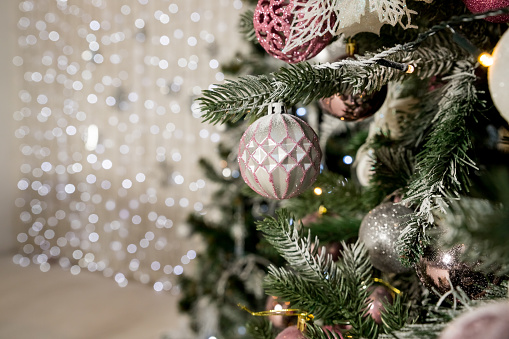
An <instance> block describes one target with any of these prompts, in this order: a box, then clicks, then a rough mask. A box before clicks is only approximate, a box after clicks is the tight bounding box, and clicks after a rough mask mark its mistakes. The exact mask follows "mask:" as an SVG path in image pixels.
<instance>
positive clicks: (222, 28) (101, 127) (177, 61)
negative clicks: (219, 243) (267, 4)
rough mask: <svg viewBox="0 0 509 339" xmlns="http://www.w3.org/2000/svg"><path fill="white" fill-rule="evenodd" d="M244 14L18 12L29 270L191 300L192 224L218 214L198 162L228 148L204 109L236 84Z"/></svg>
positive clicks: (71, 8) (97, 8)
mask: <svg viewBox="0 0 509 339" xmlns="http://www.w3.org/2000/svg"><path fill="white" fill-rule="evenodd" d="M241 11H242V2H241V1H240V0H214V1H210V0H209V1H205V0H173V1H165V0H158V1H154V0H150V1H149V0H137V1H116V0H84V1H70V0H69V1H61V0H59V1H55V0H37V1H35V0H32V1H21V2H20V3H19V20H18V23H17V27H18V30H17V32H16V34H17V35H18V39H17V42H18V51H17V53H16V56H15V57H14V58H13V60H12V62H13V63H14V65H15V66H16V70H17V75H18V79H19V82H18V83H17V84H15V85H16V86H17V87H19V88H18V89H19V91H18V92H17V93H18V97H19V100H18V105H17V111H16V112H14V120H15V121H16V124H17V126H16V131H15V137H16V140H17V141H18V143H17V146H18V147H19V152H21V154H22V162H21V163H20V164H19V171H20V172H19V181H18V182H17V187H18V189H19V191H18V194H17V198H16V201H15V204H16V208H17V215H19V220H20V224H19V225H18V226H17V228H16V234H17V241H18V244H19V253H18V254H17V255H15V257H14V261H15V262H16V263H17V264H19V265H21V266H27V265H31V264H32V265H39V267H40V269H41V270H42V271H48V270H50V269H51V268H52V267H55V266H61V267H63V268H65V269H69V270H70V273H72V274H79V273H80V272H81V271H83V270H89V271H97V272H101V273H102V274H103V275H105V276H107V277H111V278H112V279H114V280H115V281H116V282H117V283H118V284H119V285H120V286H126V285H127V284H128V282H129V281H130V280H132V279H134V280H137V281H140V282H142V283H145V284H150V285H151V286H152V287H153V288H154V289H155V290H156V291H169V292H170V293H173V294H178V293H179V289H178V286H177V284H176V279H175V276H176V275H180V274H182V273H183V271H184V270H186V269H187V268H188V267H189V264H190V263H192V260H193V259H194V258H195V256H196V248H195V247H196V243H193V242H190V241H188V240H187V236H188V233H189V229H188V227H187V226H186V224H185V219H186V217H187V215H188V214H189V213H191V212H197V213H202V214H205V213H207V201H208V197H209V195H210V193H211V190H212V188H211V187H210V185H209V184H208V183H207V181H206V179H205V178H204V174H203V173H202V172H201V171H200V169H199V168H198V166H197V162H198V159H199V158H200V157H203V156H206V155H210V154H214V153H215V149H216V147H217V143H218V142H219V141H220V139H221V133H220V130H219V128H218V127H214V126H211V125H207V124H202V123H201V119H200V112H199V110H198V107H197V106H196V104H193V99H195V98H196V97H197V96H199V95H200V92H201V90H202V89H206V88H208V87H209V86H210V84H212V83H220V82H222V81H223V80H224V75H223V74H222V73H221V72H220V64H221V62H223V61H228V60H229V59H230V58H232V57H233V55H234V53H235V51H236V50H237V49H238V48H239V44H240V43H241V42H240V41H241V40H242V38H241V37H240V36H239V35H238V33H237V29H236V25H237V20H238V15H239V14H240V12H241ZM227 175H229V174H227Z"/></svg>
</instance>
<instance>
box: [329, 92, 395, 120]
mask: <svg viewBox="0 0 509 339" xmlns="http://www.w3.org/2000/svg"><path fill="white" fill-rule="evenodd" d="M386 96H387V87H386V86H384V87H382V88H381V89H380V91H378V92H373V93H372V94H370V95H367V94H355V95H354V94H347V95H344V94H341V93H338V94H334V95H333V96H331V97H328V98H324V99H320V101H319V104H320V107H321V108H322V109H323V110H324V111H325V112H326V113H329V114H330V115H333V116H335V117H336V118H339V119H340V120H343V121H362V120H364V119H366V118H368V117H370V116H372V115H373V114H375V113H376V112H378V110H379V109H380V107H382V105H383V103H384V101H385V97H386Z"/></svg>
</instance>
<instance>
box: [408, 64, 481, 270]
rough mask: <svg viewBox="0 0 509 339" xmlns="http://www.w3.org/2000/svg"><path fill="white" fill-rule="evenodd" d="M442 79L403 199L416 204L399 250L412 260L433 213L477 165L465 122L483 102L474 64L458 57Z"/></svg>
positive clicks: (464, 186) (455, 193) (465, 186)
mask: <svg viewBox="0 0 509 339" xmlns="http://www.w3.org/2000/svg"><path fill="white" fill-rule="evenodd" d="M447 79H448V80H449V83H447V84H446V85H445V86H444V87H442V89H441V93H442V94H443V96H442V98H441V100H440V101H439V103H438V111H437V113H436V115H435V116H434V118H433V120H432V126H431V132H430V135H429V137H428V139H427V140H426V143H425V144H424V149H423V150H422V151H421V152H420V153H419V154H418V155H417V159H416V160H417V164H416V166H415V179H414V180H413V181H412V182H411V184H410V186H409V188H408V191H407V195H406V198H405V200H404V201H405V202H407V203H410V204H413V205H415V206H417V213H416V214H415V215H414V216H413V217H412V220H411V221H410V224H409V225H407V227H406V228H405V230H403V232H402V235H401V236H400V243H399V246H400V247H399V248H400V254H401V255H402V256H403V258H404V259H405V261H406V262H413V261H415V260H416V259H417V258H418V257H416V256H415V254H417V253H419V254H420V253H422V248H423V246H424V244H422V243H420V241H422V240H426V239H425V232H426V229H427V228H429V227H431V226H432V225H433V222H434V216H433V212H434V211H436V210H438V211H442V212H445V209H444V208H445V206H446V205H447V204H448V202H449V201H451V199H456V198H458V196H459V194H460V193H461V192H465V191H468V187H469V186H470V185H471V180H470V178H469V174H470V171H471V170H472V169H476V168H477V167H476V165H475V163H474V161H473V160H472V159H471V158H470V156H469V151H470V150H471V149H472V144H473V142H472V133H471V131H470V130H469V129H468V127H467V122H468V121H469V120H471V119H475V117H474V114H475V111H476V106H478V105H480V104H482V103H481V102H480V101H479V99H478V97H477V91H476V88H475V87H474V81H475V75H474V67H473V65H472V64H471V63H469V62H460V63H458V66H457V67H456V69H455V70H454V72H453V74H452V75H451V76H449V77H447ZM423 238H424V239H423ZM415 246H417V247H415Z"/></svg>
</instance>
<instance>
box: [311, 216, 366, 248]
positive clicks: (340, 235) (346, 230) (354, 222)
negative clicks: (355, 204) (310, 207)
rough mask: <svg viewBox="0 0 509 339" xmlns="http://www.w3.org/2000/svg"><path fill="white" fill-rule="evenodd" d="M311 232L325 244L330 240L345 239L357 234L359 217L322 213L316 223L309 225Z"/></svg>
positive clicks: (359, 222) (352, 237)
mask: <svg viewBox="0 0 509 339" xmlns="http://www.w3.org/2000/svg"><path fill="white" fill-rule="evenodd" d="M305 226H310V229H311V234H312V236H314V237H318V239H320V241H321V242H322V243H323V244H325V243H328V242H331V241H334V242H339V241H347V240H349V239H354V238H356V237H357V236H358V234H359V227H360V226H361V219H359V218H348V217H342V216H335V215H327V214H326V215H324V216H322V217H321V218H320V219H319V220H318V221H317V222H316V223H312V224H309V225H305Z"/></svg>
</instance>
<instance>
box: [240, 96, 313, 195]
mask: <svg viewBox="0 0 509 339" xmlns="http://www.w3.org/2000/svg"><path fill="white" fill-rule="evenodd" d="M284 112H285V107H284V105H283V104H282V103H272V104H270V105H269V115H267V116H265V117H263V118H260V119H258V120H257V121H255V122H254V123H253V124H252V125H251V126H249V128H248V129H247V131H246V132H245V133H244V135H243V136H242V138H241V139H240V145H239V155H238V161H239V167H240V173H241V174H242V178H243V179H244V181H245V182H246V184H248V185H249V187H251V188H252V189H253V190H254V191H255V192H256V193H258V194H260V195H262V196H264V197H267V198H271V199H278V200H282V199H288V198H291V197H294V196H296V195H299V194H300V193H302V192H303V191H304V190H305V189H306V188H308V187H309V186H310V185H311V184H313V183H314V182H315V180H316V177H317V176H318V173H320V161H321V159H322V151H321V150H320V145H319V142H318V137H317V136H316V134H315V132H314V131H313V129H312V128H311V127H310V126H309V125H308V124H307V123H306V122H304V121H303V120H301V119H299V118H297V117H295V116H293V115H290V114H283V113H284Z"/></svg>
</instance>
